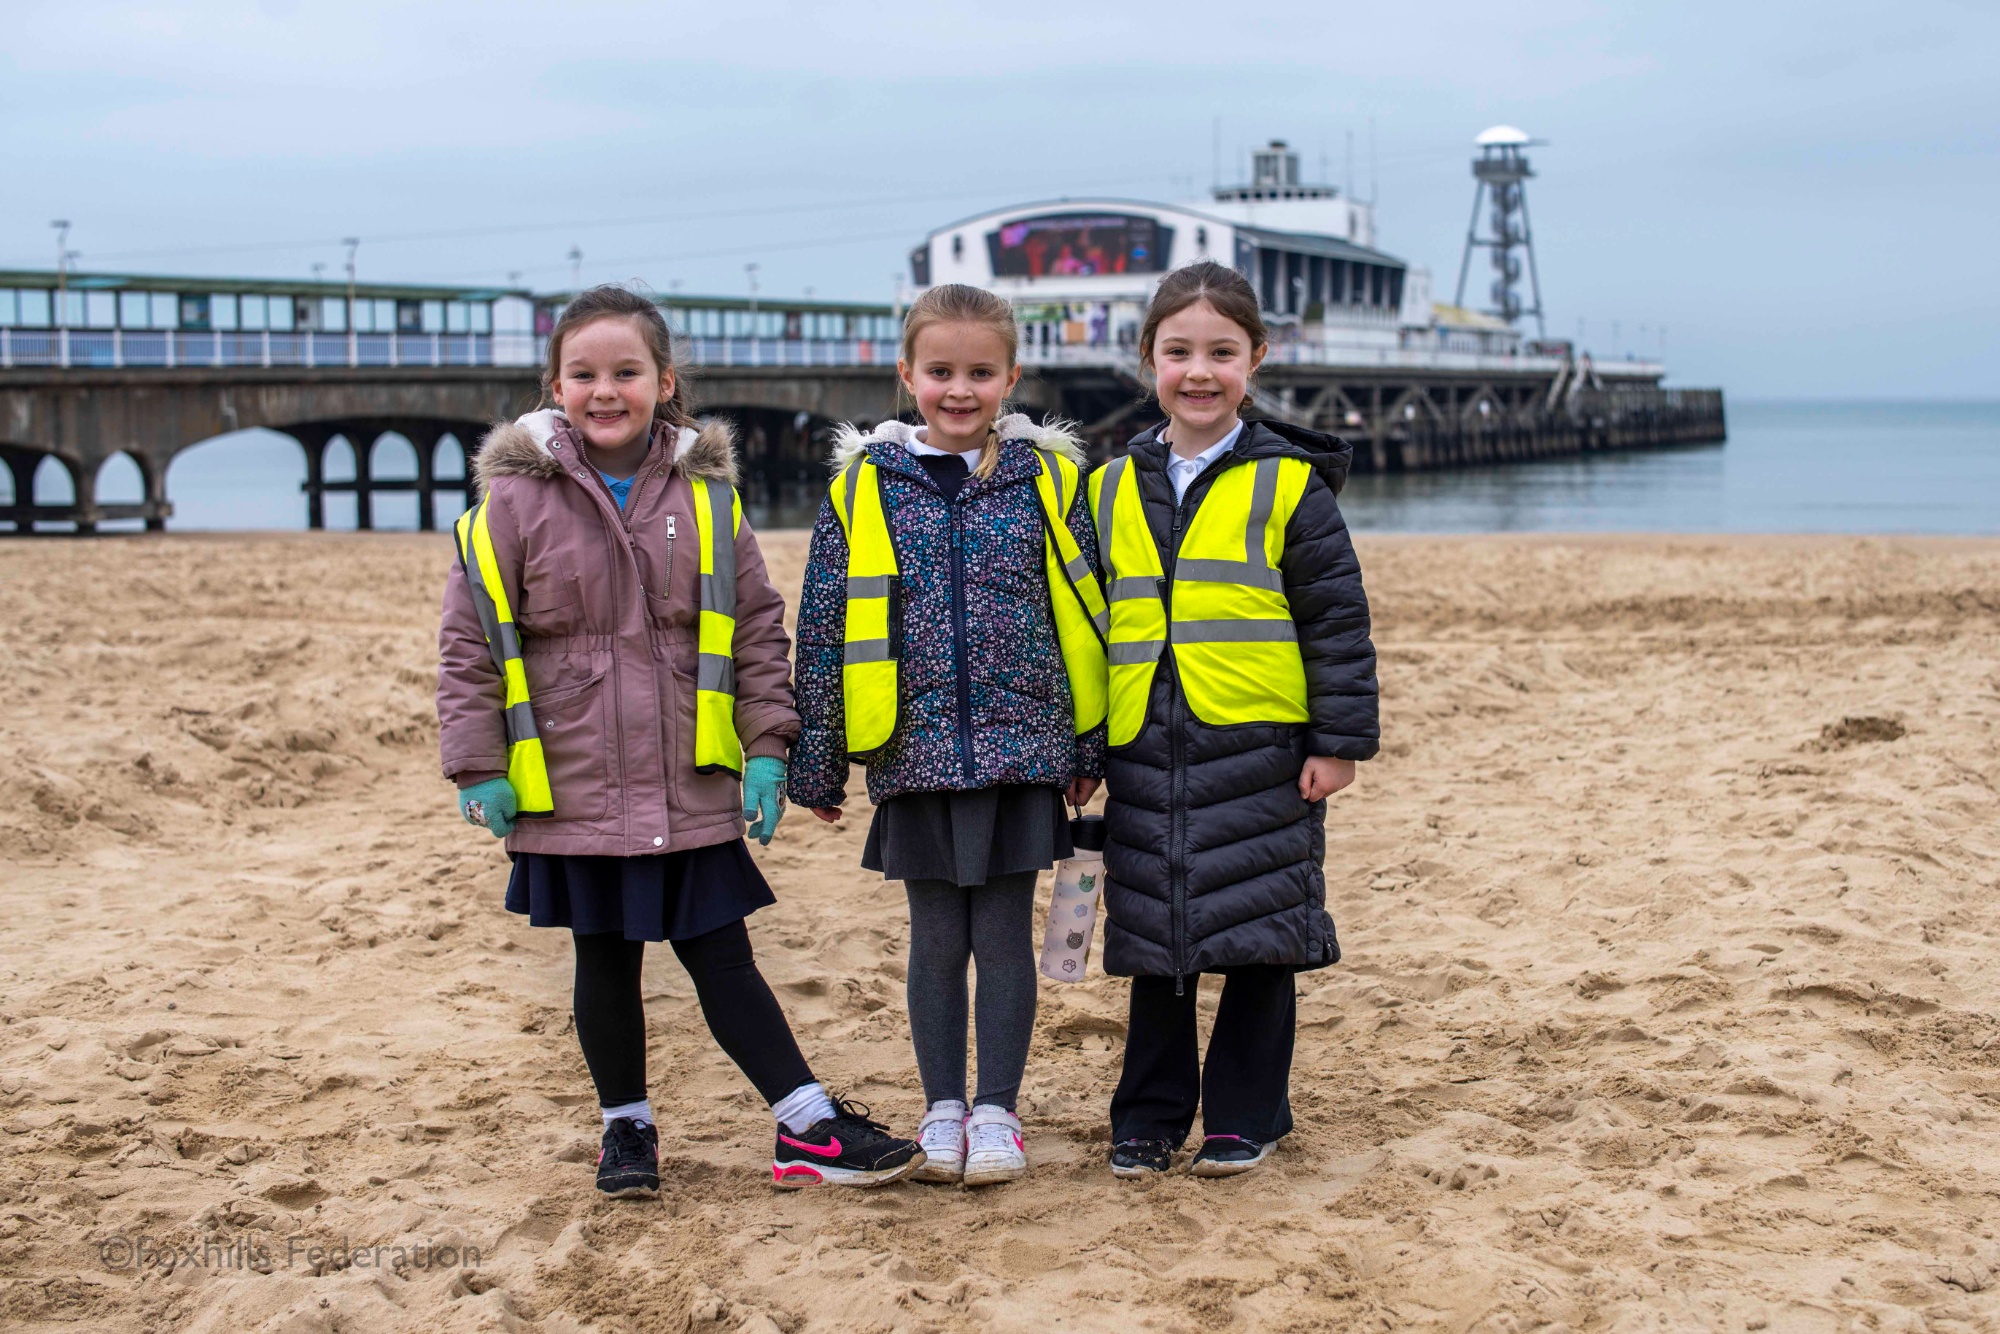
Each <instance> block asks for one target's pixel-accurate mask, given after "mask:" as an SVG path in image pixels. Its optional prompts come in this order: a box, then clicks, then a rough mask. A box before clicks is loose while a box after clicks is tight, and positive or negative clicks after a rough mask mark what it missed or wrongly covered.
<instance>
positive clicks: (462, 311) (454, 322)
mask: <svg viewBox="0 0 2000 1334" xmlns="http://www.w3.org/2000/svg"><path fill="white" fill-rule="evenodd" d="M444 331H445V332H446V333H455V334H462V333H471V332H472V308H471V307H470V306H468V305H466V304H465V303H464V302H463V301H447V302H445V303H444Z"/></svg>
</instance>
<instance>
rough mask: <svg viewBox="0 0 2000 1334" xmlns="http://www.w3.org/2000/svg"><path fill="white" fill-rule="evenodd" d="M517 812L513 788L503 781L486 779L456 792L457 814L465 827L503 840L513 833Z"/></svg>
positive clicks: (510, 784)
mask: <svg viewBox="0 0 2000 1334" xmlns="http://www.w3.org/2000/svg"><path fill="white" fill-rule="evenodd" d="M520 809H521V803H520V801H519V800H518V799H517V798H516V797H515V796H514V785H513V784H512V783H510V782H508V781H507V780H506V779H504V778H489V779H487V780H486V781H485V782H483V783H474V784H473V785H472V786H471V787H468V788H461V789H460V790H459V794H458V813H459V814H460V815H463V816H464V817H465V821H466V823H467V824H475V825H478V826H479V827H480V828H481V829H487V830H491V831H492V833H493V837H495V838H505V837H507V835H509V834H511V833H513V832H514V812H516V811H518V810H520Z"/></svg>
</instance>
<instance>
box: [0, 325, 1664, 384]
mask: <svg viewBox="0 0 2000 1334" xmlns="http://www.w3.org/2000/svg"><path fill="white" fill-rule="evenodd" d="M547 346H548V339H547V338H546V337H536V336H533V335H529V334H525V333H520V334H473V333H461V334H455V333H417V334H411V333H396V334H389V333H326V332H311V333H306V332H297V333H280V332H274V331H260V332H254V333H253V332H243V331H233V332H225V331H223V330H209V331H204V332H194V331H192V330H185V329H176V330H153V329H15V328H0V369H12V368H14V367H44V366H54V367H83V368H88V367H103V368H112V369H116V368H123V367H127V366H134V367H176V366H283V367H315V366H370V367H374V366H381V367H402V366H410V367H416V366H533V365H537V364H539V363H540V361H541V359H542V356H543V354H544V353H545V352H546V350H547ZM679 346H680V348H681V352H682V355H683V356H684V357H686V358H687V360H688V361H689V362H691V363H692V364H694V365H697V366H718V367H721V366H745V367H758V366H771V367H782V366H797V367H812V366H827V367H833V366H881V367H892V366H894V365H895V364H896V354H897V346H896V343H895V341H894V340H892V339H867V338H687V339H682V340H680V344H679ZM1020 359H1021V364H1022V365H1023V366H1029V367H1037V366H1053V367H1080V368H1100V369H1104V370H1112V371H1119V372H1122V373H1123V374H1125V375H1128V376H1137V374H1138V372H1139V357H1138V353H1137V351H1136V350H1135V349H1133V348H1129V347H1122V346H1119V345H1117V344H1115V343H1105V344H1096V345H1092V344H1080V343H1065V344H1055V345H1052V346H1041V345H1038V344H1035V343H1024V344H1023V345H1022V347H1021V351H1020ZM1266 364H1267V365H1274V366H1327V367H1332V368H1340V369H1367V368H1371V367H1374V368H1388V369H1395V370H1431V371H1472V372H1508V371H1513V372H1523V371H1525V372H1531V373H1542V374H1549V375H1553V374H1554V373H1555V372H1556V371H1558V370H1559V369H1561V367H1562V365H1563V361H1562V359H1561V358H1560V357H1531V356H1500V355H1495V354H1492V353H1484V352H1451V351H1442V350H1435V349H1428V348H1390V347H1355V346H1342V345H1339V344H1326V343H1304V342H1301V343H1275V344H1273V345H1272V347H1271V351H1270V356H1269V358H1268V359H1267V361H1266ZM1591 364H1592V367H1593V368H1594V369H1595V370H1596V372H1597V374H1598V375H1599V376H1602V377H1606V378H1615V379H1646V380H1658V379H1659V378H1660V377H1661V376H1662V375H1663V374H1665V371H1666V368H1665V367H1664V366H1663V365H1661V363H1659V362H1657V361H1639V360H1630V359H1628V360H1622V361H1614V360H1597V359H1593V361H1592V363H1591Z"/></svg>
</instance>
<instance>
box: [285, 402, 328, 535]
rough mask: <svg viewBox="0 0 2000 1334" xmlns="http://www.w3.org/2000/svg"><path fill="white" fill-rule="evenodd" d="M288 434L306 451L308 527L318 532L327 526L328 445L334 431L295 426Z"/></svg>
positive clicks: (322, 427) (318, 427)
mask: <svg viewBox="0 0 2000 1334" xmlns="http://www.w3.org/2000/svg"><path fill="white" fill-rule="evenodd" d="M286 434H288V435H290V436H291V437H292V439H294V440H296V441H298V442H299V448H300V449H303V450H304V451H305V453H306V480H305V486H304V490H305V493H306V527H307V528H309V529H311V530H313V531H314V532H317V531H319V530H320V529H322V528H325V527H326V445H327V441H329V440H331V439H333V436H334V432H333V429H332V428H331V427H327V426H293V427H290V428H288V429H287V431H286Z"/></svg>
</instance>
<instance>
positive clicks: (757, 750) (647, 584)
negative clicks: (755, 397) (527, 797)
mask: <svg viewBox="0 0 2000 1334" xmlns="http://www.w3.org/2000/svg"><path fill="white" fill-rule="evenodd" d="M473 472H474V487H475V492H476V493H483V494H485V495H487V496H490V497H491V500H492V507H491V510H490V512H489V523H490V526H491V529H492V534H493V549H494V553H495V555H496V556H497V557H498V559H499V563H500V570H501V579H502V581H503V582H504V583H505V584H506V588H507V599H508V602H509V603H510V604H511V606H512V608H513V612H514V618H515V620H516V622H517V623H518V624H519V627H520V630H521V638H522V659H523V664H524V665H525V667H526V668H527V674H528V691H529V696H530V698H531V700H532V701H533V703H534V712H535V721H536V726H537V728H538V730H539V731H540V733H541V738H542V748H543V753H544V756H545V759H546V762H547V764H548V770H549V783H550V787H551V788H552V790H553V792H554V795H555V813H554V815H553V816H551V817H549V818H544V819H524V820H520V821H518V822H517V823H516V824H515V826H514V832H513V834H512V835H511V836H510V837H509V838H508V839H507V848H508V851H510V852H541V853H564V854H584V855H597V856H613V857H632V856H645V855H649V854H654V853H662V852H675V851H679V850H681V849H683V848H695V847H702V846H704V845H707V844H711V843H725V842H728V841H729V840H730V839H733V838H738V837H740V836H741V835H742V833H743V819H742V815H741V811H742V798H741V794H740V790H739V785H738V780H737V779H736V777H735V776H734V775H732V774H729V773H726V772H722V773H711V774H698V773H696V772H695V767H694V725H695V723H694V719H695V708H694V705H695V688H694V682H695V620H696V614H697V612H698V611H699V610H700V594H699V591H698V588H699V584H698V576H699V575H700V572H701V543H700V537H699V530H698V529H697V528H696V526H695V511H694V489H693V487H692V486H691V485H690V484H689V481H688V479H689V478H690V477H704V478H708V479H710V480H711V481H720V482H726V483H729V484H732V485H733V484H734V483H735V481H736V454H735V441H734V438H733V436H732V434H731V431H730V429H729V427H728V426H727V425H726V424H724V423H721V422H710V423H708V424H706V425H704V426H703V427H702V428H701V430H700V431H698V432H697V431H693V430H682V431H680V432H679V434H678V437H676V435H675V432H674V431H673V430H672V428H670V427H666V426H664V425H656V427H655V428H654V434H653V444H652V449H651V451H650V452H649V453H648V454H647V455H646V461H645V463H644V464H643V465H641V467H640V469H639V472H638V474H637V480H636V481H635V482H634V483H633V485H632V492H631V495H630V497H629V499H628V500H627V502H626V507H625V509H624V510H623V511H622V512H621V511H620V510H619V508H618V503H617V501H615V500H614V499H612V496H611V493H610V491H609V490H608V489H607V488H606V487H605V485H604V482H603V480H602V479H601V478H600V477H599V476H598V475H597V473H596V471H595V470H594V469H592V468H591V466H590V464H589V463H588V462H587V461H586V460H585V458H584V457H583V454H582V447H581V441H580V440H579V438H578V437H577V435H576V433H575V432H574V430H573V429H572V428H571V426H570V425H569V423H568V422H567V421H566V420H565V419H564V418H562V417H561V416H559V415H557V414H555V413H553V412H541V413H533V414H530V415H529V416H527V417H523V418H522V419H521V420H520V421H518V422H515V423H513V424H511V425H502V426H497V427H495V428H494V430H493V431H492V433H491V434H489V435H488V436H487V437H486V443H485V445H484V447H483V448H482V449H481V450H480V452H479V455H478V458H477V460H476V462H475V464H474V468H473ZM736 572H737V573H736V599H737V601H736V644H735V657H736V731H737V735H738V736H739V737H740V738H741V739H742V742H743V754H744V756H745V758H746V759H747V758H749V757H751V756H757V755H768V756H773V757H776V758H779V759H783V758H784V757H785V755H786V753H787V751H788V749H789V747H790V745H791V743H792V741H793V740H794V739H796V738H797V736H798V734H799V716H798V714H797V712H796V711H794V709H793V707H792V674H791V662H790V648H791V643H790V640H789V638H788V637H787V636H786V634H785V626H784V613H785V607H784V601H783V599H782V598H780V597H779V596H778V591H777V590H776V589H775V588H773V587H772V586H771V581H770V578H769V576H768V575H767V574H766V573H765V569H764V558H763V555H762V554H761V553H760V552H759V551H758V549H757V539H756V536H755V535H754V534H753V533H752V532H751V531H750V524H749V522H748V521H747V520H746V521H745V522H744V524H743V526H742V529H741V531H740V532H739V533H738V535H737V538H736ZM438 659H439V661H438V693H437V709H438V723H439V748H440V750H441V751H442V753H443V759H444V772H445V776H446V777H448V778H460V777H461V776H467V775H478V776H481V777H494V776H497V775H499V774H502V773H504V772H505V771H506V768H507V735H506V727H505V724H504V723H503V721H502V719H501V711H500V706H501V701H502V699H503V697H504V693H505V692H504V691H503V689H502V686H501V681H500V674H499V671H498V670H497V669H496V668H495V667H494V665H493V657H492V653H491V651H490V650H489V649H488V648H487V645H486V636H485V634H484V633H483V632H482V631H481V629H480V625H479V616H478V613H477V611H476V610H475V609H474V607H473V603H472V595H471V591H470V589H469V588H468V587H467V585H466V574H465V570H464V569H463V568H462V567H461V566H460V564H459V562H458V559H457V557H456V556H454V557H453V559H452V568H451V575H450V578H449V579H448V580H447V582H446V584H445V595H444V624H443V627H442V629H441V630H440V631H439V634H438Z"/></svg>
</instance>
